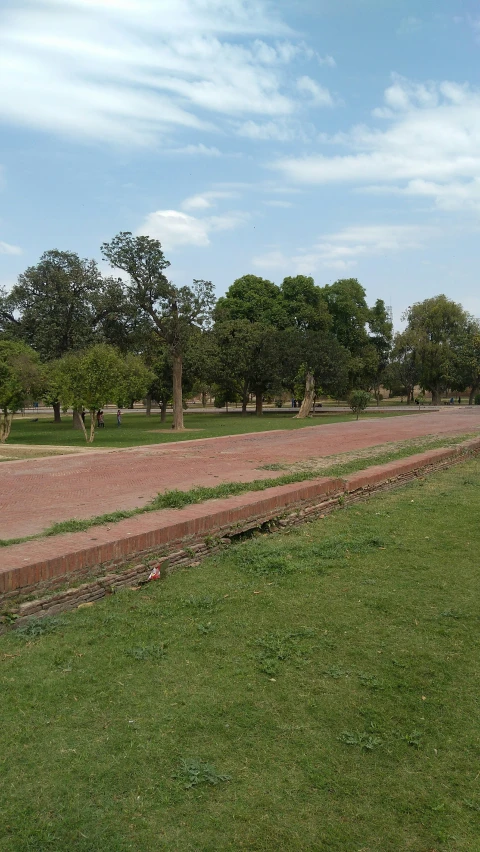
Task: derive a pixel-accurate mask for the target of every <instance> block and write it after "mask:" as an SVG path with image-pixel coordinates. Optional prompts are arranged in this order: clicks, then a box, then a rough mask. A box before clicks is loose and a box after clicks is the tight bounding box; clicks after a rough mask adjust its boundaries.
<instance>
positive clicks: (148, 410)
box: [145, 394, 152, 416]
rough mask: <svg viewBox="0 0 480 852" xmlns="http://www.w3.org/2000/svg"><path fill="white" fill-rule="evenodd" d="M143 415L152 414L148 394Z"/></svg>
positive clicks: (150, 400)
mask: <svg viewBox="0 0 480 852" xmlns="http://www.w3.org/2000/svg"><path fill="white" fill-rule="evenodd" d="M145 413H146V414H147V415H148V416H150V414H151V413H152V397H151V396H150V394H149V395H148V396H147V397H146V398H145Z"/></svg>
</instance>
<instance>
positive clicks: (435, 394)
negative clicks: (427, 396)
mask: <svg viewBox="0 0 480 852" xmlns="http://www.w3.org/2000/svg"><path fill="white" fill-rule="evenodd" d="M441 402H442V399H441V393H440V391H439V390H437V389H436V388H435V390H432V405H441Z"/></svg>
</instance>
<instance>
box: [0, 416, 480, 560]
mask: <svg viewBox="0 0 480 852" xmlns="http://www.w3.org/2000/svg"><path fill="white" fill-rule="evenodd" d="M475 434H477V433H470V432H469V433H467V434H464V435H451V436H445V435H444V436H442V437H441V438H436V437H432V436H426V437H424V438H417V439H412V440H411V441H402V442H401V446H399V447H398V448H395V446H394V445H391V446H390V447H389V449H386V450H382V451H379V452H377V453H371V454H370V455H368V456H365V457H359V458H355V459H350V460H348V461H344V462H337V463H336V464H332V465H330V466H328V465H327V466H326V467H324V468H321V469H320V470H319V469H316V468H314V469H312V470H308V469H304V470H297V471H294V472H292V473H283V474H281V475H280V476H276V477H274V478H273V479H254V480H252V481H251V482H224V483H221V484H220V485H213V486H205V485H196V486H194V487H193V488H190V489H189V490H188V491H180V490H179V489H171V490H169V491H163V492H161V493H160V494H157V496H156V497H155V498H154V499H153V500H151V501H150V502H149V503H147V504H146V505H145V506H139V507H137V508H135V509H119V510H118V511H116V512H108V513H106V514H103V515H95V516H93V517H91V518H70V519H69V520H66V521H58V522H57V523H54V524H52V525H51V526H49V527H47V528H46V529H45V530H43V532H41V533H37V534H36V535H31V536H23V537H18V538H7V539H0V548H1V547H10V546H11V545H13V544H23V543H24V542H26V541H34V540H36V539H39V538H48V537H50V536H55V535H61V534H62V533H72V532H84V531H85V530H88V529H90V528H91V527H98V526H105V525H106V524H115V523H118V521H124V520H126V519H127V518H133V517H134V516H135V515H143V514H145V513H146V512H156V511H158V510H159V509H183V508H184V506H190V505H192V504H194V503H204V502H205V501H206V500H213V499H216V498H221V497H233V496H235V495H237V494H245V493H247V492H249V491H265V490H267V489H268V488H273V487H275V486H277V485H293V484H295V483H296V482H306V481H308V480H311V479H318V477H320V476H347V475H348V474H349V473H355V472H356V471H358V470H365V469H366V468H368V467H371V466H372V465H376V464H385V463H386V462H389V461H394V460H395V459H402V458H407V457H408V456H411V455H414V454H415V453H420V452H423V451H424V450H425V449H434V448H436V447H446V446H454V445H455V444H459V443H461V442H462V441H465V440H466V439H467V438H471V437H472V436H473V435H475ZM291 467H294V465H291ZM286 468H287V466H286V465H281V464H278V465H275V464H272V465H265V468H264V469H265V470H267V469H268V470H284V469H286Z"/></svg>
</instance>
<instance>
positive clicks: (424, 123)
mask: <svg viewBox="0 0 480 852" xmlns="http://www.w3.org/2000/svg"><path fill="white" fill-rule="evenodd" d="M374 118H376V119H380V120H381V121H382V122H383V123H384V122H387V125H388V126H387V129H383V128H382V126H380V128H378V127H372V126H371V127H367V126H365V125H360V126H356V127H354V128H353V129H352V130H351V131H350V133H348V134H342V135H341V137H339V136H337V137H336V138H334V139H332V140H330V144H338V143H340V144H341V145H342V147H343V148H344V149H345V147H347V148H349V149H350V152H349V153H341V154H335V155H328V154H327V155H326V154H315V155H313V156H307V157H302V158H299V157H292V158H281V159H279V160H277V162H276V163H275V165H274V167H275V168H277V169H278V170H279V171H280V172H282V173H283V174H284V175H285V176H286V177H287V178H289V179H290V180H291V181H293V182H296V183H304V184H312V183H314V184H335V183H338V184H340V183H343V184H351V185H352V186H357V187H361V186H362V187H368V188H370V187H373V189H374V190H375V191H378V189H379V187H380V189H381V190H382V191H392V192H396V193H402V194H405V195H406V196H417V197H418V196H423V197H429V198H431V199H432V200H433V202H434V203H435V205H436V206H437V207H438V208H441V209H449V210H452V209H464V208H466V207H467V208H468V207H470V208H478V209H480V196H479V180H480V90H479V89H474V88H472V87H469V86H468V85H459V84H457V83H452V82H449V81H444V82H442V83H424V84H417V83H412V82H410V81H408V80H405V79H404V78H402V77H399V76H394V78H393V81H392V84H391V85H390V86H389V87H388V88H387V89H386V91H385V94H384V105H383V106H382V107H380V108H378V109H376V110H375V111H374Z"/></svg>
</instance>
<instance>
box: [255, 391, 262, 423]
mask: <svg viewBox="0 0 480 852" xmlns="http://www.w3.org/2000/svg"><path fill="white" fill-rule="evenodd" d="M255 414H256V415H257V417H261V416H262V414H263V394H262V393H259V392H258V391H255Z"/></svg>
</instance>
